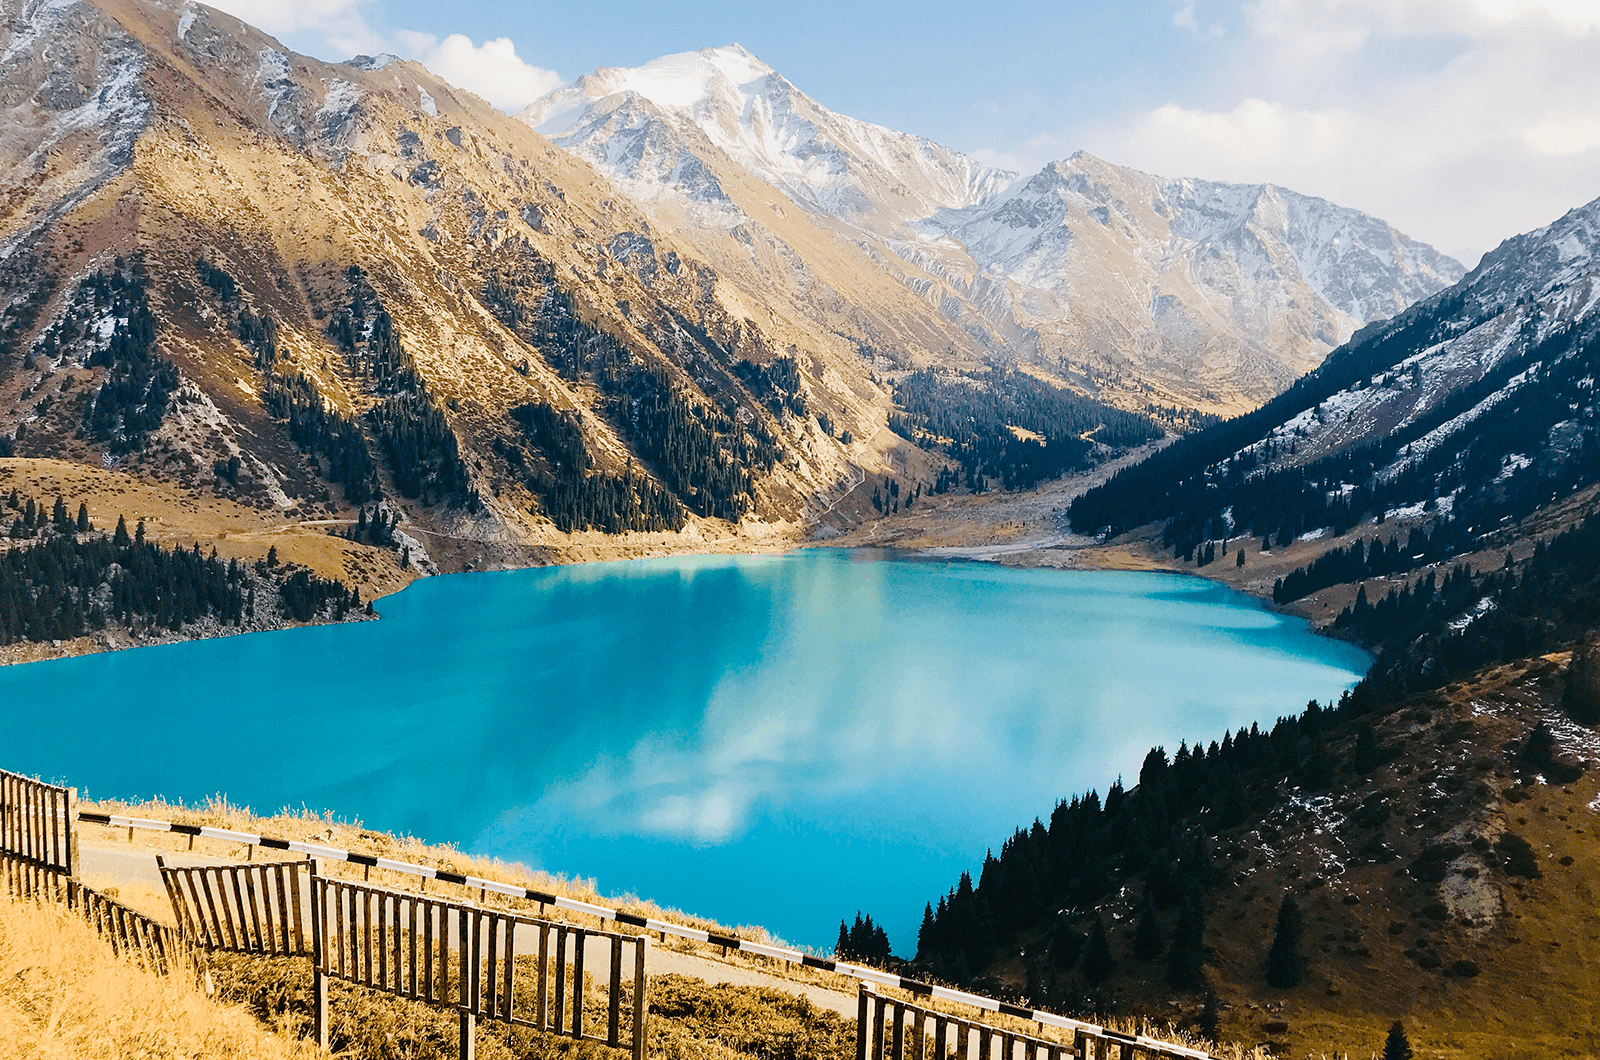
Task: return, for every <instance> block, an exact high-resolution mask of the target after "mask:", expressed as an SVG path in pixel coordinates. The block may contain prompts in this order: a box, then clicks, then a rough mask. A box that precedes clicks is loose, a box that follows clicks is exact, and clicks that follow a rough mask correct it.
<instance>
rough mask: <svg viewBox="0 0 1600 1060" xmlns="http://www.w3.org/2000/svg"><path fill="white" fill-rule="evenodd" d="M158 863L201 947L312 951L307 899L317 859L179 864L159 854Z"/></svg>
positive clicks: (181, 918) (276, 953) (286, 953)
mask: <svg viewBox="0 0 1600 1060" xmlns="http://www.w3.org/2000/svg"><path fill="white" fill-rule="evenodd" d="M156 865H157V866H158V867H159V868H160V869H161V882H162V883H163V884H165V885H166V888H167V897H168V898H169V899H171V901H172V915H173V919H174V920H175V921H176V922H177V924H178V927H179V929H180V930H181V931H182V932H183V934H184V937H185V938H187V939H188V940H189V941H190V942H192V943H193V944H194V945H196V946H198V947H200V948H201V949H205V950H210V951H218V950H221V951H223V952H227V953H256V954H263V955H266V956H270V957H300V956H305V955H307V954H309V953H311V948H310V947H308V946H307V945H306V936H307V932H306V930H305V912H304V903H303V901H302V896H309V894H310V879H311V870H312V863H311V862H309V861H280V862H272V863H257V864H252V865H205V866H195V867H183V868H174V867H172V866H169V865H168V864H167V863H166V860H165V859H164V858H162V857H160V856H159V855H158V856H157V857H156Z"/></svg>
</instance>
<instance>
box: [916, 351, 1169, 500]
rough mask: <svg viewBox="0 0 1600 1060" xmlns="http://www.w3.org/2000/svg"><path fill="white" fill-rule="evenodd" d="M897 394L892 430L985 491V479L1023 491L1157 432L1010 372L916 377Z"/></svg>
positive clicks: (1144, 422)
mask: <svg viewBox="0 0 1600 1060" xmlns="http://www.w3.org/2000/svg"><path fill="white" fill-rule="evenodd" d="M894 396H895V401H896V403H897V404H899V406H900V407H901V408H902V409H903V410H904V412H903V413H895V414H892V415H891V416H890V417H889V428H890V429H891V430H893V431H894V432H895V433H896V434H898V435H900V436H901V437H902V438H905V439H906V440H907V441H909V442H912V443H913V444H915V445H920V446H924V447H927V448H930V449H937V450H940V451H942V452H944V453H947V454H949V455H950V456H951V457H952V458H954V459H955V460H956V462H957V463H959V464H960V465H961V469H962V475H963V479H964V482H965V485H966V486H967V488H968V489H981V488H983V480H984V479H998V480H999V482H1000V485H1001V487H1002V488H1004V489H1027V488H1028V487H1030V486H1035V485H1038V484H1039V483H1040V482H1043V481H1045V480H1046V479H1052V478H1059V477H1060V476H1062V475H1065V474H1067V473H1069V472H1072V471H1077V470H1081V469H1082V468H1084V467H1086V466H1088V465H1089V463H1090V455H1091V454H1092V453H1093V452H1094V449H1095V443H1099V444H1101V445H1104V446H1108V447H1110V448H1112V449H1125V448H1129V447H1132V446H1136V445H1142V444H1144V443H1145V442H1148V441H1152V440H1154V439H1156V438H1159V437H1161V434H1162V431H1161V428H1160V427H1158V426H1157V425H1156V424H1155V422H1154V421H1152V420H1150V419H1148V418H1147V417H1145V416H1142V415H1139V414H1138V413H1133V412H1124V411H1123V410H1121V409H1114V408H1111V407H1110V406H1109V405H1103V404H1101V403H1100V402H1098V401H1094V400H1091V399H1089V398H1085V397H1080V396H1079V395H1077V394H1074V393H1072V392H1071V391H1069V390H1064V389H1062V388H1060V387H1055V386H1051V385H1050V384H1048V383H1044V382H1040V381H1039V380H1037V379H1035V378H1033V377H1032V376H1030V375H1026V374H1024V373H1022V372H1018V371H1014V370H1007V369H999V368H996V369H991V370H990V371H988V372H986V373H984V374H982V375H967V376H961V375H951V374H947V373H938V372H933V371H920V372H913V373H912V374H911V375H908V376H906V377H905V378H904V379H902V380H901V381H900V382H899V383H897V384H896V385H895V388H894ZM1015 428H1020V429H1021V432H1022V433H1019V432H1018V431H1017V430H1016V429H1015ZM940 492H943V491H940Z"/></svg>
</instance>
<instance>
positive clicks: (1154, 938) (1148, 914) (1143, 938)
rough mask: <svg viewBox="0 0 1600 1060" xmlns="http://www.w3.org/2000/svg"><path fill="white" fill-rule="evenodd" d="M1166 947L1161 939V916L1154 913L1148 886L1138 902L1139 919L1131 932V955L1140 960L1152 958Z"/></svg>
mask: <svg viewBox="0 0 1600 1060" xmlns="http://www.w3.org/2000/svg"><path fill="white" fill-rule="evenodd" d="M1164 949H1166V944H1165V943H1164V942H1162V941H1161V918H1160V917H1159V916H1158V915H1157V914H1156V907H1155V903H1154V902H1153V901H1151V899H1150V894H1149V890H1148V888H1147V889H1146V892H1145V897H1144V900H1143V901H1142V902H1140V903H1139V919H1138V923H1137V925H1136V926H1135V928H1134V933H1133V955H1134V957H1135V958H1137V959H1138V960H1141V961H1149V960H1154V959H1155V958H1157V957H1159V956H1160V955H1161V951H1162V950H1164Z"/></svg>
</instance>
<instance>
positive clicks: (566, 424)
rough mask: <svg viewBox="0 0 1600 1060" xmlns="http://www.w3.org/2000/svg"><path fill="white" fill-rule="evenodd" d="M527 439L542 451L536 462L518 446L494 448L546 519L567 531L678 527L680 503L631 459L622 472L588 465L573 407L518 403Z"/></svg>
mask: <svg viewBox="0 0 1600 1060" xmlns="http://www.w3.org/2000/svg"><path fill="white" fill-rule="evenodd" d="M512 415H513V417H514V418H515V419H516V421H517V423H518V424H520V425H521V427H522V429H523V432H524V434H525V436H526V437H527V439H528V441H529V442H530V443H531V444H532V445H533V447H534V448H535V449H537V450H538V451H539V452H540V453H541V454H543V456H544V465H545V466H543V467H536V466H534V463H533V461H532V460H531V459H529V458H528V456H527V455H526V454H524V453H523V451H522V449H521V448H520V447H518V446H513V445H509V444H502V445H501V446H500V448H499V449H498V452H499V453H500V455H501V456H503V457H505V458H506V459H507V460H508V461H509V462H510V463H511V464H512V465H513V466H514V467H515V468H516V469H517V470H518V471H519V472H521V473H522V474H523V475H524V477H525V478H526V480H527V482H528V485H529V488H530V489H532V490H533V491H534V492H535V493H536V494H538V496H539V503H540V505H541V508H542V510H543V511H544V513H545V515H546V516H548V517H549V518H550V520H551V522H553V523H555V524H556V526H557V527H558V528H559V529H561V530H563V531H567V532H571V531H573V530H588V529H595V530H602V531H604V532H606V533H608V534H617V533H623V532H625V531H629V530H643V531H656V530H673V531H676V530H681V529H682V528H683V524H684V510H683V505H682V504H680V503H678V499H677V498H676V497H674V496H673V495H672V494H671V493H670V492H668V491H667V490H665V489H663V488H662V487H661V486H659V485H658V484H657V483H656V482H655V481H654V480H653V479H651V478H650V477H649V476H647V475H645V474H643V473H641V472H639V471H636V470H635V469H634V468H633V466H632V463H631V462H630V463H629V466H628V467H627V468H626V469H625V470H624V471H623V473H622V474H621V475H612V474H608V473H606V472H603V471H598V470H596V469H595V468H594V467H593V461H592V459H591V458H590V456H589V447H588V445H587V443H585V442H584V439H583V428H582V427H581V426H580V425H579V417H580V415H581V414H580V413H578V412H577V411H575V410H574V411H567V412H558V411H556V410H555V409H553V408H551V407H550V406H549V405H544V404H536V405H522V406H519V407H518V408H516V409H514V410H512Z"/></svg>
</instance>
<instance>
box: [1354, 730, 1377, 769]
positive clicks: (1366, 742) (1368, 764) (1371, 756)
mask: <svg viewBox="0 0 1600 1060" xmlns="http://www.w3.org/2000/svg"><path fill="white" fill-rule="evenodd" d="M1378 762H1379V754H1378V736H1377V733H1375V732H1374V731H1373V729H1372V726H1371V725H1362V726H1361V727H1360V728H1359V729H1357V730H1356V746H1355V750H1354V752H1352V754H1351V755H1350V768H1351V769H1353V770H1355V771H1356V772H1357V773H1361V774H1367V773H1370V772H1372V771H1373V770H1374V769H1377V768H1378Z"/></svg>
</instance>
